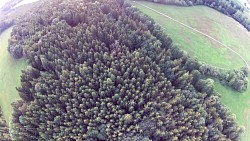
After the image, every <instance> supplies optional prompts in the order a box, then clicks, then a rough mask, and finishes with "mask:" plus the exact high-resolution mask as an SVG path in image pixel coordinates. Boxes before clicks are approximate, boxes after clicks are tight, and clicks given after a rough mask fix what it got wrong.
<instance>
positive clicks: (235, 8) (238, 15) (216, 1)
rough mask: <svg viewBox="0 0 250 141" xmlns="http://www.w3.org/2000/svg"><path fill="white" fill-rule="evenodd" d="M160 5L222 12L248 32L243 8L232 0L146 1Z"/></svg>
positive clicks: (247, 18)
mask: <svg viewBox="0 0 250 141" xmlns="http://www.w3.org/2000/svg"><path fill="white" fill-rule="evenodd" d="M146 1H151V2H157V3H162V4H171V5H179V6H193V5H205V6H208V7H211V8H213V9H215V10H218V11H220V12H222V13H223V14H226V15H228V16H230V17H232V18H234V19H235V20H236V21H238V22H239V23H240V24H242V25H243V26H244V27H245V28H246V29H247V30H248V31H250V19H249V16H248V14H247V12H246V11H245V9H244V7H242V6H240V5H239V4H238V3H237V2H235V1H234V0H146Z"/></svg>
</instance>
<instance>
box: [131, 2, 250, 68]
mask: <svg viewBox="0 0 250 141" xmlns="http://www.w3.org/2000/svg"><path fill="white" fill-rule="evenodd" d="M133 2H134V3H137V4H139V5H141V6H143V7H145V8H147V9H149V10H152V11H154V12H156V13H158V14H160V15H162V16H164V17H166V18H168V19H170V20H172V21H174V22H176V23H178V24H180V25H182V26H184V27H186V28H189V29H191V30H193V31H195V32H197V33H199V34H201V35H203V36H205V37H207V38H209V39H212V40H213V41H215V42H217V43H218V44H220V45H222V46H223V47H225V48H227V49H229V50H230V51H231V52H233V53H235V54H236V55H237V56H239V57H240V58H241V60H243V61H244V63H245V65H246V66H247V68H248V71H250V66H249V65H248V63H247V61H246V60H245V59H244V58H243V57H242V56H241V55H240V54H239V53H238V52H236V51H235V50H233V49H232V48H230V47H229V46H227V45H225V44H224V43H222V42H221V41H219V40H217V39H215V38H214V37H212V36H210V35H208V34H206V33H204V32H201V31H199V30H198V29H195V28H193V27H191V26H189V25H187V24H184V23H182V22H180V21H178V20H176V19H174V18H172V17H170V16H168V15H166V14H164V13H162V12H160V11H157V10H155V9H153V8H151V7H148V6H146V5H144V4H141V3H139V2H137V1H133Z"/></svg>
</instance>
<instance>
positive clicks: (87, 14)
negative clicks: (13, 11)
mask: <svg viewBox="0 0 250 141" xmlns="http://www.w3.org/2000/svg"><path fill="white" fill-rule="evenodd" d="M9 44H10V45H9V51H10V52H11V53H12V54H13V55H14V56H15V57H16V58H19V57H20V56H22V55H24V56H25V57H26V58H27V60H28V63H29V66H28V67H27V69H26V70H24V71H23V72H22V75H21V87H19V88H17V90H18V92H19V95H20V97H21V100H19V101H17V102H15V103H13V107H14V113H13V117H12V121H11V126H10V137H11V139H12V140H17V141H22V140H62V141H64V140H72V141H75V140H86V141H98V140H109V141H112V140H114V141H117V140H120V141H131V140H135V141H162V140H173V141H174V140H176V141H177V140H208V141H214V140H233V141H237V140H239V139H240V135H241V133H242V132H243V128H242V127H240V126H239V125H238V124H237V123H236V122H235V116H234V115H233V114H232V113H230V111H229V110H228V109H227V108H226V107H224V106H223V105H222V104H221V102H220V96H219V94H218V93H216V92H215V91H214V87H213V80H212V79H203V78H202V77H201V75H202V73H201V72H200V71H199V67H197V68H196V67H191V66H192V65H193V64H192V62H191V61H192V60H191V59H190V58H189V56H188V55H187V54H186V53H185V52H184V51H181V50H179V49H178V48H177V47H176V46H175V45H173V43H172V40H171V39H170V38H169V37H168V36H167V35H166V34H164V33H163V31H162V29H161V27H160V26H159V25H157V24H156V23H155V22H154V21H153V20H152V19H150V18H149V17H148V16H146V15H145V14H143V13H141V12H140V11H138V10H137V9H136V8H134V7H132V6H131V5H130V4H128V3H126V2H125V1H124V0H98V1H96V0H74V1H70V0H53V1H50V0H44V1H43V2H42V4H41V5H40V6H38V7H36V8H34V9H33V11H32V12H30V13H29V14H27V15H26V16H25V17H21V18H20V19H18V20H17V21H16V22H15V26H14V28H13V31H12V33H11V39H10V40H9ZM0 128H1V127H0ZM6 131H7V130H6ZM7 138H8V136H6V139H7Z"/></svg>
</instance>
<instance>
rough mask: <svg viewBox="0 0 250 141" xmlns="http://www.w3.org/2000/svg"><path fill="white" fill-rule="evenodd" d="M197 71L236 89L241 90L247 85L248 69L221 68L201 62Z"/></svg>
mask: <svg viewBox="0 0 250 141" xmlns="http://www.w3.org/2000/svg"><path fill="white" fill-rule="evenodd" d="M199 71H200V72H201V73H202V74H203V75H206V76H209V77H213V78H217V79H218V80H219V81H220V82H221V83H222V84H225V85H227V86H229V87H231V88H233V89H235V90H236V91H239V92H243V91H245V90H246V89H247V85H248V73H249V72H248V70H247V68H241V69H240V70H223V69H218V68H216V67H214V66H210V65H205V64H202V65H201V66H200V68H199Z"/></svg>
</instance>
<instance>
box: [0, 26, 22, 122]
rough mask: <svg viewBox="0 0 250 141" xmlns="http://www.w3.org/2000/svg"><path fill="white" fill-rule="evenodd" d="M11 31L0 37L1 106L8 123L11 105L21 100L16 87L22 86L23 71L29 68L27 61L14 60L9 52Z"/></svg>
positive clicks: (8, 30)
mask: <svg viewBox="0 0 250 141" xmlns="http://www.w3.org/2000/svg"><path fill="white" fill-rule="evenodd" d="M11 30H12V28H9V29H7V30H6V31H4V32H3V33H2V34H1V35H0V106H1V107H2V110H3V114H4V117H5V118H6V120H7V121H9V117H10V115H11V112H12V107H11V103H12V102H13V101H15V100H17V99H19V95H18V93H17V91H16V87H18V86H19V85H20V75H21V70H22V69H25V68H26V66H27V64H26V62H25V59H21V60H18V61H17V60H14V59H13V58H12V57H11V55H10V54H9V52H8V51H7V45H8V38H9V37H10V33H11Z"/></svg>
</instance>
